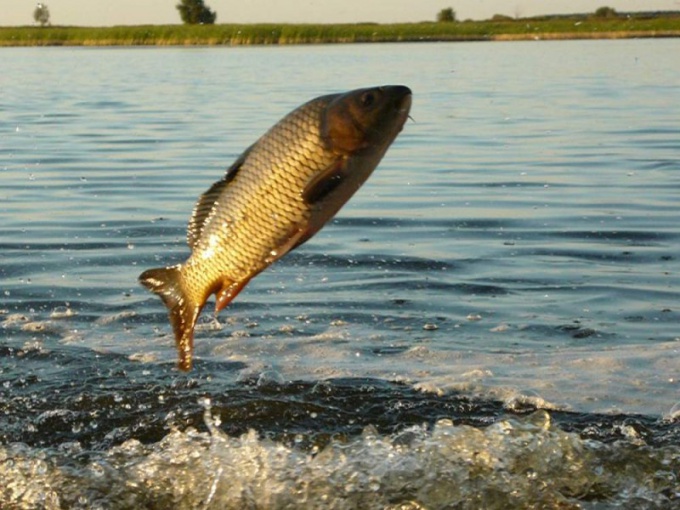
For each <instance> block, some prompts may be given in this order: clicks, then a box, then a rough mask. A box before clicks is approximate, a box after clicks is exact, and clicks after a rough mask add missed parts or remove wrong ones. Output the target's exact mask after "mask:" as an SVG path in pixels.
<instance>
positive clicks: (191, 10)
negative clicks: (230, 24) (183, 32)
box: [175, 0, 217, 25]
mask: <svg viewBox="0 0 680 510" xmlns="http://www.w3.org/2000/svg"><path fill="white" fill-rule="evenodd" d="M175 7H177V10H178V11H179V15H180V17H181V18H182V21H183V22H184V23H186V24H188V25H196V24H198V23H201V24H205V25H212V24H213V23H215V19H217V13H216V12H215V11H211V10H210V7H208V6H207V5H205V4H204V3H203V0H180V3H178V4H177V5H176V6H175Z"/></svg>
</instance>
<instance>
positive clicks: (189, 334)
mask: <svg viewBox="0 0 680 510" xmlns="http://www.w3.org/2000/svg"><path fill="white" fill-rule="evenodd" d="M180 269H181V266H174V267H165V268H156V269H149V270H148V271H144V272H143V273H142V274H141V275H139V283H141V284H142V285H144V286H145V287H146V288H147V289H149V290H150V291H152V292H154V293H155V294H158V295H159V296H160V298H161V299H162V300H163V303H165V306H166V307H167V308H168V315H169V317H170V323H171V324H172V329H173V331H174V332H175V344H176V345H177V354H178V356H179V361H178V363H177V366H178V367H179V369H180V370H184V371H188V370H191V360H192V358H193V353H194V326H195V325H196V320H197V319H198V315H199V314H200V313H201V308H203V304H202V303H193V302H192V301H191V300H190V299H189V298H188V296H187V294H186V293H185V292H184V289H183V287H182V273H181V272H180Z"/></svg>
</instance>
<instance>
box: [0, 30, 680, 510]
mask: <svg viewBox="0 0 680 510" xmlns="http://www.w3.org/2000/svg"><path fill="white" fill-rule="evenodd" d="M679 49H680V42H678V41H677V40H655V41H650V40H645V41H635V40H630V41H585V42H575V41H572V42H540V43H529V42H527V43H489V44H482V43H475V44H396V45H390V44H385V45H342V46H310V47H284V48H190V49H185V48H167V49H155V48H154V49H82V48H78V49H70V48H41V49H32V48H22V49H2V50H1V53H2V55H1V59H0V62H1V63H0V71H1V72H0V172H1V173H0V175H1V176H2V177H1V179H2V180H1V182H2V187H1V188H0V212H1V214H2V216H0V324H1V327H2V329H1V330H0V335H1V336H0V477H1V479H2V480H3V484H2V486H3V487H2V488H0V507H2V508H22V509H23V508H107V509H108V508H141V507H145V508H171V507H172V508H381V509H382V508H392V509H397V508H399V509H416V508H428V509H430V508H586V509H603V508H635V509H637V508H678V507H679V506H680V489H679V488H678V487H679V485H680V481H679V475H678V473H679V472H680V432H679V431H678V429H679V428H680V427H678V426H677V422H678V416H679V415H680V391H679V387H680V383H679V379H680V356H679V351H680V330H679V329H678V324H679V320H678V314H679V313H680V309H679V308H678V302H679V298H680V291H678V289H679V288H680V285H679V284H680V278H679V276H678V274H679V269H680V267H679V262H678V260H679V256H678V253H679V251H678V246H679V244H680V243H679V241H680V227H679V226H678V221H677V218H678V212H679V207H678V198H679V195H680V194H679V191H680V127H679V125H678V119H679V118H680V68H678V66H677V63H676V56H677V54H678V50H679ZM383 83H402V84H406V85H408V86H410V87H411V88H412V89H413V90H414V104H413V108H412V117H413V121H412V122H408V123H407V125H406V127H405V130H404V132H403V133H402V134H401V135H400V137H399V138H398V139H397V141H396V142H395V144H394V145H393V147H392V148H391V149H390V151H389V152H388V154H387V156H386V157H385V159H384V161H383V163H382V164H381V166H380V167H379V168H378V170H377V171H376V172H375V174H374V175H373V176H372V177H371V179H370V180H369V182H368V183H367V184H366V185H365V186H364V187H363V188H362V190H360V192H359V193H358V194H357V195H356V196H355V197H354V198H353V199H352V200H351V201H350V203H349V204H348V205H347V206H346V207H345V208H344V209H343V210H342V211H341V213H340V214H339V216H338V217H337V218H336V219H335V220H334V221H333V222H332V224H330V225H328V226H327V227H326V228H325V229H324V230H322V231H321V233H320V234H319V235H317V236H316V237H315V238H314V239H313V240H311V241H310V242H308V243H307V244H306V245H305V246H303V247H302V248H300V249H299V250H297V251H296V252H294V253H292V254H290V255H289V256H287V257H285V258H284V259H282V260H281V261H280V262H278V263H277V264H275V265H274V266H273V267H272V268H270V269H269V270H267V271H266V272H264V273H262V274H261V275H259V276H258V277H257V278H256V279H255V280H254V281H253V282H251V284H250V285H249V286H248V287H247V289H246V290H245V291H243V293H241V295H239V297H238V298H237V299H236V301H235V302H234V303H232V304H231V305H230V306H229V308H228V309H226V310H225V311H223V312H222V313H221V314H220V316H219V317H218V318H217V320H215V319H214V318H212V317H211V316H210V313H204V317H203V318H202V322H201V324H200V325H199V328H198V331H197V342H196V349H197V352H196V354H197V363H196V366H195V369H194V371H193V372H191V373H189V374H186V375H185V374H181V373H179V372H177V371H176V370H175V369H174V362H175V356H176V354H175V351H174V346H173V340H172V337H171V332H170V328H169V324H168V321H167V316H166V313H165V310H164V309H163V307H162V304H161V303H160V300H158V299H157V298H156V297H155V296H152V295H151V294H149V293H147V292H146V291H145V290H144V289H142V288H141V287H139V286H138V285H137V283H136V278H137V275H138V274H139V273H140V272H141V271H143V270H144V269H147V268H149V267H156V266H158V265H164V264H172V263H176V262H179V261H182V260H183V259H184V258H185V257H186V255H187V252H188V248H187V247H186V244H185V241H184V239H185V227H186V223H187V220H188V216H189V214H190V212H191V209H192V207H193V204H194V201H195V199H196V198H197V197H198V195H199V194H200V193H202V192H203V191H205V189H207V187H208V186H209V185H210V184H211V183H212V182H214V181H215V180H217V179H218V178H219V177H220V176H221V175H222V173H223V171H224V169H225V168H226V167H227V166H228V165H229V164H230V163H231V162H232V161H233V160H234V159H235V157H236V156H237V155H238V154H239V153H240V152H241V151H242V150H243V149H244V148H245V147H247V146H248V145H249V144H250V143H252V142H253V141H254V140H255V139H256V138H257V137H258V136H259V135H260V134H262V133H263V132H264V131H265V130H266V129H267V128H268V127H269V126H271V125H272V124H273V123H274V122H275V121H276V120H278V119H279V118H280V117H281V116H283V115H284V114H285V113H287V112H288V111H289V110H291V109H293V108H294V107H296V106H298V105H299V104H300V103H302V102H303V101H305V100H307V99H310V98H312V97H315V96H317V95H320V94H323V93H327V92H331V91H337V90H345V89H351V88H354V87H360V86H366V85H375V84H383Z"/></svg>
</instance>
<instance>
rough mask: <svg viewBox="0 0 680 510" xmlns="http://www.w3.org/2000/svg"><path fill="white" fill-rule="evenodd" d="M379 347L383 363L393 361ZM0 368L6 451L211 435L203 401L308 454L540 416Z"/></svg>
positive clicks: (650, 427) (216, 367)
mask: <svg viewBox="0 0 680 510" xmlns="http://www.w3.org/2000/svg"><path fill="white" fill-rule="evenodd" d="M386 349H388V350H384V351H380V352H379V354H390V352H389V348H386ZM396 352H399V350H398V349H397V350H396V351H395V353H396ZM375 354H378V352H376V353H375ZM0 359H2V365H3V371H2V373H0V425H1V426H0V430H1V431H2V432H0V437H1V438H2V442H3V443H10V442H21V443H25V444H27V445H30V446H41V447H45V446H54V447H56V446H58V445H60V444H63V443H66V442H78V443H79V444H81V445H82V446H83V447H84V448H87V449H101V448H110V447H111V446H113V445H116V444H121V443H122V442H124V441H126V440H128V439H131V438H134V439H137V440H139V441H141V442H143V443H151V442H156V441H160V440H161V439H162V438H163V437H164V436H165V435H166V434H168V433H169V431H170V430H171V429H172V428H179V429H185V428H187V427H194V428H197V429H198V430H206V428H205V427H206V425H205V422H204V407H203V405H202V404H201V402H200V401H201V399H205V398H209V399H210V402H211V407H212V413H213V416H218V417H219V419H220V420H221V425H220V428H221V430H223V431H224V432H226V433H227V434H229V435H240V434H243V433H245V432H246V431H248V430H249V429H255V430H257V431H258V432H259V433H260V434H261V435H263V436H266V437H270V438H272V439H275V440H277V441H283V442H284V443H286V444H296V445H298V446H303V447H309V448H311V447H312V446H315V445H316V446H323V445H325V444H327V442H328V441H330V440H331V439H333V438H335V439H337V438H339V437H346V438H349V437H353V436H357V435H359V434H361V433H362V431H363V430H364V428H365V427H366V426H369V425H371V426H373V427H375V428H376V429H377V430H378V431H379V432H380V433H381V434H393V433H395V432H399V431H402V430H404V429H407V428H409V427H411V426H420V425H422V424H429V425H430V426H431V425H432V424H434V423H435V422H436V421H437V420H440V419H442V418H446V419H450V420H453V422H454V424H466V425H471V426H474V427H486V426H488V425H490V424H491V423H494V422H496V421H497V420H499V419H501V418H503V417H505V416H507V415H508V414H516V415H523V414H527V413H531V412H534V411H536V410H537V407H536V405H535V404H531V403H528V402H525V403H524V404H522V405H517V404H513V408H508V407H507V406H506V405H505V404H504V403H502V402H498V401H493V400H484V399H478V398H472V397H469V396H466V395H464V394H460V393H455V392H454V393H447V394H444V395H439V396H438V395H434V394H428V393H422V392H420V391H417V390H415V389H413V388H412V387H410V386H406V385H403V384H397V383H392V382H389V381H385V380H378V379H369V378H363V379H362V378H360V379H333V380H324V381H317V382H314V381H310V382H306V381H292V382H280V381H278V379H277V377H276V376H274V377H272V376H267V374H262V375H260V376H257V377H255V378H253V379H247V380H245V381H242V382H236V381H235V375H234V374H235V372H236V371H238V370H240V369H241V368H243V364H241V363H215V362H208V361H201V360H198V361H197V365H196V367H195V370H194V371H193V372H192V373H190V374H181V373H179V372H177V371H176V369H175V368H174V367H173V366H172V365H165V364H162V365H158V364H144V363H135V362H131V361H129V360H128V359H127V358H125V357H123V356H117V355H114V354H110V353H93V352H88V351H85V350H81V349H75V348H73V349H65V348H60V349H59V350H54V351H51V350H44V349H40V348H15V347H9V346H7V345H2V346H0ZM67 374H68V375H67ZM550 414H551V416H552V419H553V420H554V421H555V422H556V423H557V424H559V426H560V427H561V428H562V429H564V430H567V431H574V432H577V433H579V434H581V435H583V436H584V437H588V438H597V440H599V441H602V442H605V443H606V442H614V441H619V440H622V439H625V438H626V437H630V434H628V435H627V436H625V434H624V431H625V430H631V429H632V430H634V431H635V432H636V436H637V437H639V438H641V439H642V441H644V443H645V444H647V445H654V446H664V445H677V444H680V443H678V442H679V441H680V427H677V426H676V424H674V423H672V422H669V421H665V420H662V419H659V418H653V417H647V416H642V415H598V414H585V413H572V412H566V411H551V413H550ZM300 435H302V437H303V439H302V441H301V437H300ZM305 445H306V446H305Z"/></svg>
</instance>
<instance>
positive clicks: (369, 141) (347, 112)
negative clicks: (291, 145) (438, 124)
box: [321, 85, 411, 154]
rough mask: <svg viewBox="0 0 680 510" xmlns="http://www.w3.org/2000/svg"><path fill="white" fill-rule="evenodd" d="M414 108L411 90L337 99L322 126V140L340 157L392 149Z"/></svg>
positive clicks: (372, 91)
mask: <svg viewBox="0 0 680 510" xmlns="http://www.w3.org/2000/svg"><path fill="white" fill-rule="evenodd" d="M410 108H411V89H409V88H408V87H405V86H403V85H389V86H383V87H373V88H366V89H357V90H353V91H350V92H347V93H344V94H339V95H337V96H334V97H333V99H332V100H331V102H330V103H329V104H328V106H327V108H326V111H325V115H324V118H323V121H322V125H321V131H322V136H323V139H324V140H325V141H326V144H327V145H328V147H329V148H330V149H331V150H333V151H334V152H336V153H338V154H353V153H356V152H357V151H361V150H363V149H368V148H376V147H384V148H385V149H386V148H387V146H389V145H390V144H391V143H392V141H393V140H394V139H395V138H396V136H397V135H398V134H399V132H400V131H401V129H402V127H403V126H404V123H405V122H406V119H407V118H408V113H409V110H410Z"/></svg>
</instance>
